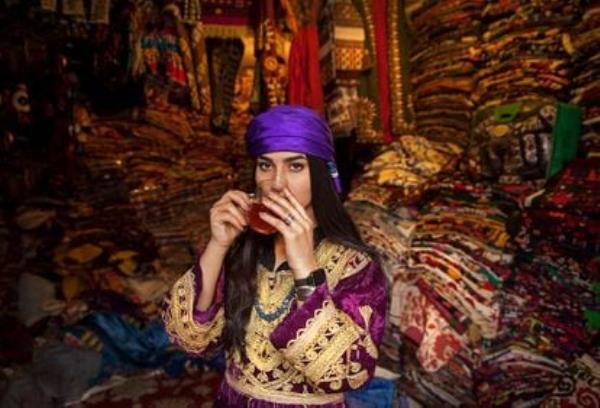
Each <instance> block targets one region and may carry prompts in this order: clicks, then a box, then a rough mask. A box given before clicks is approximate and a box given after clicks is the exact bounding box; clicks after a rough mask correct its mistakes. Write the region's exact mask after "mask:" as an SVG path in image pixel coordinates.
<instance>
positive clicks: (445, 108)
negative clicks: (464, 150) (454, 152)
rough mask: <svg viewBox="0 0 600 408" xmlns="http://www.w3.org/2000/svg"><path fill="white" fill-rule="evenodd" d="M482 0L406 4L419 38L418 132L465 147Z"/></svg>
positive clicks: (414, 67) (414, 68) (415, 51)
mask: <svg viewBox="0 0 600 408" xmlns="http://www.w3.org/2000/svg"><path fill="white" fill-rule="evenodd" d="M484 5H485V1H483V0H460V1H452V2H444V1H428V2H423V1H419V2H412V3H410V4H407V6H406V11H407V17H408V20H409V24H411V25H412V29H413V38H415V42H414V44H413V47H411V56H410V68H411V81H410V82H411V87H412V97H413V103H414V110H415V116H416V124H417V132H418V133H419V134H422V135H424V136H426V137H427V138H428V139H431V140H436V141H443V142H452V143H456V144H458V145H460V146H462V147H465V146H466V145H467V143H468V140H469V124H470V122H471V115H472V111H473V102H472V98H471V93H472V92H473V90H474V85H475V83H474V81H473V75H474V74H475V73H476V71H477V64H478V58H479V56H478V53H477V52H476V49H477V47H478V44H479V37H480V31H481V29H482V24H481V12H482V10H483V7H484Z"/></svg>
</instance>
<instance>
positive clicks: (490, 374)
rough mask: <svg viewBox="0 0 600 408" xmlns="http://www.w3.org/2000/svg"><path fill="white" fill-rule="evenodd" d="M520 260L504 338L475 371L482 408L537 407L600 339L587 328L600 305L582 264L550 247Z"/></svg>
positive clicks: (506, 302) (507, 298)
mask: <svg viewBox="0 0 600 408" xmlns="http://www.w3.org/2000/svg"><path fill="white" fill-rule="evenodd" d="M522 258H523V259H520V260H519V262H518V263H517V264H516V265H515V274H514V279H512V280H511V281H510V282H509V283H508V284H507V285H506V288H505V290H504V294H503V295H504V296H503V298H504V299H503V315H502V322H501V330H500V335H499V336H498V337H497V338H495V339H493V340H492V341H490V342H488V343H487V344H486V350H485V354H484V355H483V356H482V361H481V366H480V367H479V369H478V370H477V374H476V378H478V384H477V386H476V391H477V397H478V403H479V404H480V405H481V406H493V405H498V404H501V403H503V402H505V401H511V403H519V404H521V405H522V406H538V404H539V403H540V402H541V401H543V400H544V399H545V398H547V397H548V395H549V393H551V391H552V390H553V389H554V388H555V387H556V385H557V382H558V381H559V379H560V378H561V377H562V376H563V375H564V373H565V371H566V369H567V367H568V365H569V363H571V362H572V361H573V360H574V359H576V358H577V357H579V356H581V355H583V354H585V353H586V352H588V351H589V350H591V349H592V348H593V347H594V344H597V341H598V340H599V339H600V337H599V336H598V331H597V330H596V331H595V332H594V331H593V330H590V329H589V328H588V327H586V319H585V314H586V311H587V310H591V309H592V308H593V307H594V305H596V307H597V301H596V300H595V299H594V293H593V291H592V286H591V284H590V282H589V281H586V280H584V279H583V278H584V276H585V274H584V273H583V272H582V268H581V267H580V266H579V265H578V263H577V262H576V261H575V260H573V259H571V258H568V257H565V256H563V255H562V254H560V253H559V252H558V251H556V250H555V249H554V248H552V247H551V246H545V247H541V248H539V250H538V252H537V253H536V254H534V256H529V257H522ZM557 299H560V301H559V302H557ZM565 391H566V390H565Z"/></svg>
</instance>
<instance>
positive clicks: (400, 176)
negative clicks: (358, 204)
mask: <svg viewBox="0 0 600 408" xmlns="http://www.w3.org/2000/svg"><path fill="white" fill-rule="evenodd" d="M461 152H462V149H461V148H460V147H459V146H458V145H457V144H455V143H445V142H435V141H430V140H428V139H427V138H425V137H423V136H412V135H404V136H401V137H400V138H399V139H398V140H397V141H396V142H394V143H392V144H391V145H390V146H389V147H386V148H385V149H384V150H383V151H382V153H380V154H379V155H378V156H377V157H376V158H375V159H374V160H373V161H372V162H371V163H369V164H368V165H367V166H365V173H364V174H363V175H362V176H361V177H362V181H363V182H364V181H365V180H368V179H374V180H376V182H377V184H379V185H382V186H393V187H395V189H394V190H395V191H394V196H395V197H394V198H395V199H397V200H400V201H401V203H402V204H404V205H406V204H410V203H413V202H416V201H418V200H419V199H420V197H421V195H422V194H423V193H424V192H425V191H426V189H427V188H428V187H429V186H430V185H431V184H432V183H434V182H435V181H436V180H438V178H439V177H440V176H441V175H443V174H446V173H448V172H451V171H452V170H453V168H454V167H455V165H456V162H457V159H458V156H459V155H460V153H461ZM359 188H360V187H359Z"/></svg>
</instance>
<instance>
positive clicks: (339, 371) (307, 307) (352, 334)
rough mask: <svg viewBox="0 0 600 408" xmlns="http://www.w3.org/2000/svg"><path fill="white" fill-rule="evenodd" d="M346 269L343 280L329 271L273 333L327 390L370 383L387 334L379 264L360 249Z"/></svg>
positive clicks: (310, 377) (275, 342)
mask: <svg viewBox="0 0 600 408" xmlns="http://www.w3.org/2000/svg"><path fill="white" fill-rule="evenodd" d="M354 253H355V254H356V252H354ZM357 257H362V260H361V259H360V258H357ZM353 266H354V267H353ZM345 269H346V270H345V271H343V273H342V279H341V280H339V282H336V281H337V280H338V279H336V278H335V274H332V273H331V272H330V271H328V275H327V283H324V284H323V285H321V286H320V287H319V288H317V290H316V291H315V292H314V293H313V294H312V295H311V296H310V297H309V298H308V299H307V300H306V301H305V302H304V303H303V304H302V305H301V306H300V307H297V308H295V309H292V311H291V312H290V313H289V314H288V315H287V316H286V317H285V319H284V320H283V321H282V322H281V323H280V324H279V325H278V326H277V327H276V328H275V330H274V331H273V333H272V334H271V337H270V340H271V343H272V344H273V345H274V346H275V347H276V348H277V349H279V350H280V351H281V352H282V353H283V355H284V357H285V358H286V359H287V360H288V361H290V362H291V363H292V364H293V365H294V367H295V368H296V369H298V370H300V371H302V372H303V373H304V375H305V376H306V378H307V379H308V380H309V381H311V382H312V383H313V384H314V385H315V386H316V387H318V388H320V389H321V390H323V391H324V392H342V391H347V390H350V389H356V388H358V387H360V386H361V385H363V384H365V383H366V382H367V381H368V380H369V379H370V378H371V377H372V376H373V372H374V370H375V363H376V360H377V357H378V347H379V344H380V343H381V339H382V336H383V329H384V321H385V310H386V289H385V286H386V284H385V276H384V275H383V273H382V272H381V270H380V268H379V265H378V264H377V263H376V262H373V261H371V260H370V259H369V258H367V257H366V256H365V255H361V254H357V255H356V256H355V257H353V259H351V260H350V261H348V262H347V263H345Z"/></svg>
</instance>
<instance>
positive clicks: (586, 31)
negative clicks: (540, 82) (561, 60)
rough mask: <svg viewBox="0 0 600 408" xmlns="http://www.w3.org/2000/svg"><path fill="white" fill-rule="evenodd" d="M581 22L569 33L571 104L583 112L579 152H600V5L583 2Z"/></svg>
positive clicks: (589, 153)
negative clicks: (582, 109) (571, 63)
mask: <svg viewBox="0 0 600 408" xmlns="http://www.w3.org/2000/svg"><path fill="white" fill-rule="evenodd" d="M582 8H583V10H584V12H583V15H582V17H581V20H580V21H579V22H578V23H577V25H576V26H575V27H574V29H573V31H572V34H571V35H572V38H571V42H572V46H573V50H572V52H573V54H574V73H573V87H572V93H571V96H572V99H571V103H573V104H576V105H579V106H581V107H583V108H584V118H583V132H582V143H581V150H582V151H583V153H584V154H587V155H598V153H599V152H600V97H599V95H598V93H599V92H600V80H599V79H598V78H600V45H599V44H600V28H598V27H600V4H599V3H598V2H597V1H588V2H584V4H583V5H582Z"/></svg>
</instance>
